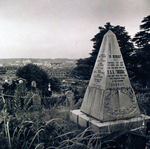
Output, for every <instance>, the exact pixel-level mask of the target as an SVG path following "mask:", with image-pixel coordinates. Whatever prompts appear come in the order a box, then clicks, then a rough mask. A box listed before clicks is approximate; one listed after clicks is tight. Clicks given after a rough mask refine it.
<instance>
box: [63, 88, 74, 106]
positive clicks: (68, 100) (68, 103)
mask: <svg viewBox="0 0 150 149" xmlns="http://www.w3.org/2000/svg"><path fill="white" fill-rule="evenodd" d="M65 95H66V106H67V107H70V108H72V107H73V106H74V100H73V99H74V93H73V91H72V90H68V91H67V92H66V93H65Z"/></svg>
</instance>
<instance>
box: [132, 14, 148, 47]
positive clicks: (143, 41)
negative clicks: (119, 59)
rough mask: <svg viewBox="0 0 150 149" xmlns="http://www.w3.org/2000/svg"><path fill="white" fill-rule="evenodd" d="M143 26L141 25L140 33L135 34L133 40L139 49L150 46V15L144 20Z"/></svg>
mask: <svg viewBox="0 0 150 149" xmlns="http://www.w3.org/2000/svg"><path fill="white" fill-rule="evenodd" d="M142 23H143V24H142V25H140V30H141V31H140V32H138V33H137V34H135V37H134V38H133V40H132V41H133V42H135V44H136V45H137V46H138V47H141V48H144V46H146V45H148V44H150V15H149V16H147V17H145V18H144V19H143V20H142Z"/></svg>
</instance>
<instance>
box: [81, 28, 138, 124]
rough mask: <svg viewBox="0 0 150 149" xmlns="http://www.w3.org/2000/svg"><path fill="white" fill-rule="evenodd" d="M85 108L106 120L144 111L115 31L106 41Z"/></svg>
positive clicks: (99, 118)
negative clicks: (133, 86) (129, 75)
mask: <svg viewBox="0 0 150 149" xmlns="http://www.w3.org/2000/svg"><path fill="white" fill-rule="evenodd" d="M81 111H82V112H84V113H85V114H87V115H89V116H91V117H93V118H96V119H98V120H100V121H102V122H106V121H112V120H120V119H127V118H132V117H136V116H138V115H140V111H139V107H138V104H137V101H136V97H135V93H134V90H133V89H132V87H131V84H130V80H129V77H128V73H127V70H126V67H125V64H124V61H123V58H122V55H121V52H120V48H119V45H118V42H117V39H116V36H115V34H114V33H113V32H112V31H110V30H109V31H108V32H107V33H106V34H105V36H104V38H103V41H102V44H101V48H100V51H99V54H98V56H97V60H96V63H95V66H94V69H93V73H92V76H91V79H90V82H89V85H88V87H87V90H86V93H85V96H84V99H83V103H82V106H81Z"/></svg>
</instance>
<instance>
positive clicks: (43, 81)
mask: <svg viewBox="0 0 150 149" xmlns="http://www.w3.org/2000/svg"><path fill="white" fill-rule="evenodd" d="M16 76H18V77H21V78H24V79H26V81H27V84H26V86H27V88H28V89H30V88H31V82H32V81H35V82H36V87H37V88H38V89H40V90H42V92H45V91H44V90H47V89H48V83H49V77H48V74H47V73H46V72H45V71H44V70H43V69H41V68H39V67H38V66H37V65H34V64H27V65H25V66H24V67H20V68H19V69H18V70H17V72H16Z"/></svg>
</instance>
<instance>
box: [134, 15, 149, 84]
mask: <svg viewBox="0 0 150 149" xmlns="http://www.w3.org/2000/svg"><path fill="white" fill-rule="evenodd" d="M140 30H141V31H140V32H138V33H137V34H135V37H134V38H133V40H132V41H133V42H135V44H136V46H137V47H138V49H136V54H135V58H134V61H136V62H134V70H135V71H136V72H135V73H136V75H135V78H134V79H135V81H138V82H139V83H140V84H141V85H142V86H143V87H146V86H149V87H150V73H149V70H150V59H149V58H150V15H149V16H147V17H145V18H144V19H143V20H142V25H140Z"/></svg>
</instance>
